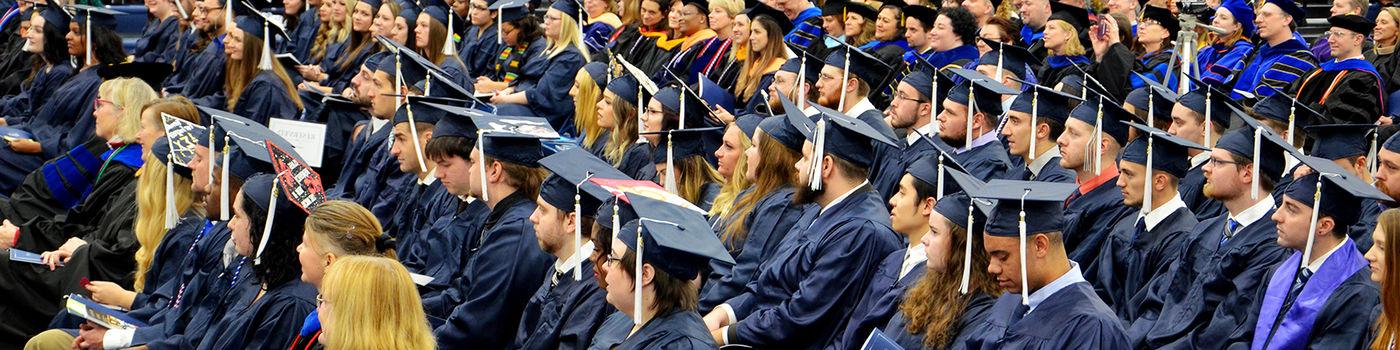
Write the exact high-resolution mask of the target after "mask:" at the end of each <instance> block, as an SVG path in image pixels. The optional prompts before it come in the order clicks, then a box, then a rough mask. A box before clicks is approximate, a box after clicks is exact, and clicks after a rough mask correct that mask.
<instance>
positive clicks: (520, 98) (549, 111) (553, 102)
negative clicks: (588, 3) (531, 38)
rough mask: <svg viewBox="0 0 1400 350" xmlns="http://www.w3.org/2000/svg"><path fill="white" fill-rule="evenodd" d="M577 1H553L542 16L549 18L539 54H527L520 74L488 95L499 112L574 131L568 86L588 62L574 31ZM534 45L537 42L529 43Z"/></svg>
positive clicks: (579, 13) (577, 18) (578, 17)
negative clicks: (537, 119)
mask: <svg viewBox="0 0 1400 350" xmlns="http://www.w3.org/2000/svg"><path fill="white" fill-rule="evenodd" d="M580 6H581V5H579V2H578V0H557V1H555V2H554V4H553V5H550V7H549V10H548V11H547V12H546V13H545V16H549V17H550V18H551V19H553V18H557V19H558V20H551V21H550V22H548V25H547V26H546V27H545V28H544V39H545V43H546V44H547V45H546V46H544V47H540V49H541V51H539V52H540V54H538V55H535V56H529V57H527V60H526V62H525V67H524V68H523V72H522V73H523V74H521V76H520V77H519V78H517V79H516V80H515V81H514V82H512V83H511V84H510V87H509V88H507V89H505V90H502V91H499V92H498V93H497V94H496V95H495V96H492V97H491V103H493V104H495V105H496V107H497V108H498V110H497V113H500V114H502V115H518V116H533V117H541V118H545V119H548V120H549V123H550V125H553V126H554V130H556V131H558V132H560V133H561V134H565V135H570V134H572V133H573V131H574V126H573V122H574V113H573V104H574V99H573V98H572V97H569V90H568V89H563V88H560V87H563V86H568V85H569V84H570V82H572V81H573V77H574V75H576V74H578V70H579V69H582V68H583V65H584V64H586V63H588V50H587V49H585V48H584V47H583V42H581V41H580V34H579V32H578V28H579V25H578V23H579V22H580V21H582V20H583V19H582V13H583V10H582V9H580V8H579V7H580ZM531 46H537V44H531Z"/></svg>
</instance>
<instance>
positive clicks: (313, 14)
mask: <svg viewBox="0 0 1400 350" xmlns="http://www.w3.org/2000/svg"><path fill="white" fill-rule="evenodd" d="M318 10H319V9H315V8H313V9H304V10H303V11H302V13H301V14H300V15H297V18H298V19H297V25H296V27H293V28H290V30H291V33H289V34H290V35H291V37H292V41H291V45H290V47H288V48H287V49H288V51H290V52H291V53H292V56H293V57H296V58H297V60H298V61H301V62H302V63H305V64H313V62H310V61H309V60H310V59H311V47H312V46H314V45H316V32H317V31H320V28H321V14H320V11H318Z"/></svg>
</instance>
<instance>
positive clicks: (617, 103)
mask: <svg viewBox="0 0 1400 350" xmlns="http://www.w3.org/2000/svg"><path fill="white" fill-rule="evenodd" d="M603 98H606V99H608V103H610V104H612V113H613V119H614V120H616V122H614V123H613V128H612V133H610V134H608V146H607V147H604V151H603V156H604V158H607V159H608V162H611V163H612V165H613V166H621V165H622V157H623V156H624V155H626V154H627V149H628V148H630V147H632V144H634V143H637V138H638V137H640V135H638V134H637V105H636V104H633V103H632V102H629V101H633V100H629V99H627V98H626V97H622V96H618V95H617V94H613V93H612V91H608V92H606V93H604V94H603Z"/></svg>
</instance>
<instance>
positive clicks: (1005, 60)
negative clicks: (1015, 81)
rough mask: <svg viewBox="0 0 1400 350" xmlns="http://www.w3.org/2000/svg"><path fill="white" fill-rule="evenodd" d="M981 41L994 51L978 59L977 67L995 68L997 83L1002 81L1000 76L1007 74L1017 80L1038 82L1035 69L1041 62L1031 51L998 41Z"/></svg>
mask: <svg viewBox="0 0 1400 350" xmlns="http://www.w3.org/2000/svg"><path fill="white" fill-rule="evenodd" d="M980 40H982V42H984V43H986V44H987V46H988V47H991V48H992V50H991V51H987V53H986V54H983V55H982V57H979V58H977V65H979V66H995V67H996V73H995V74H993V75H994V76H996V78H997V81H1001V76H1000V75H1002V74H1005V73H1011V74H1015V75H1016V77H1017V78H1020V79H1023V80H1026V81H1032V82H1034V81H1036V77H1035V70H1034V67H1035V65H1036V64H1037V63H1038V62H1040V60H1038V59H1036V58H1035V55H1032V54H1031V52H1030V51H1029V50H1026V48H1023V47H1020V46H1016V45H1011V44H1007V43H1003V42H1000V41H996V40H991V39H980Z"/></svg>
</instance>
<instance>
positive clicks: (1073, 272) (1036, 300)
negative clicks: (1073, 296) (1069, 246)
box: [1022, 260, 1084, 314]
mask: <svg viewBox="0 0 1400 350" xmlns="http://www.w3.org/2000/svg"><path fill="white" fill-rule="evenodd" d="M1022 273H1025V272H1024V271H1023V272H1022ZM1079 282H1084V274H1083V273H1082V272H1080V271H1079V263H1076V262H1074V260H1070V261H1069V271H1066V272H1065V274H1063V275H1060V277H1059V278H1055V280H1054V281H1050V284H1047V285H1045V286H1044V287H1040V289H1037V290H1036V291H1035V292H1031V295H1030V297H1028V298H1027V300H1026V301H1027V303H1028V304H1030V309H1028V310H1026V313H1027V314H1030V313H1031V312H1034V311H1035V308H1036V307H1037V306H1040V303H1041V302H1044V301H1045V299H1049V298H1050V296H1051V295H1055V293H1057V292H1059V291H1060V290H1062V289H1065V288H1068V287H1069V286H1070V285H1072V284H1075V283H1079Z"/></svg>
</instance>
